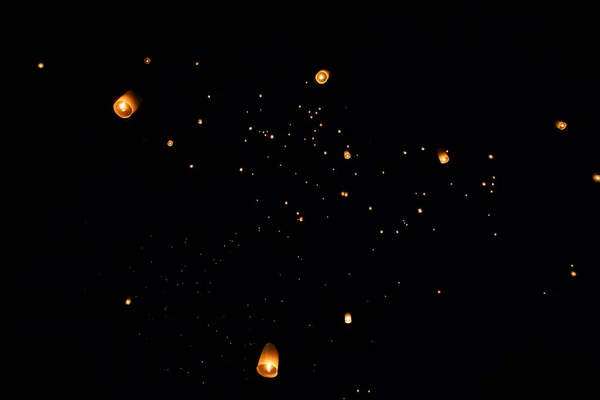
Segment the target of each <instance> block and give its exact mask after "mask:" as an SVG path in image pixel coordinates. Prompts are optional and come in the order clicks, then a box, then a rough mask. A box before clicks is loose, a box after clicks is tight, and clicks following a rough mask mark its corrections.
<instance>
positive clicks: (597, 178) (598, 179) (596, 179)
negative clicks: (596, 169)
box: [592, 174, 600, 182]
mask: <svg viewBox="0 0 600 400" xmlns="http://www.w3.org/2000/svg"><path fill="white" fill-rule="evenodd" d="M592 179H594V182H600V174H594V175H592Z"/></svg>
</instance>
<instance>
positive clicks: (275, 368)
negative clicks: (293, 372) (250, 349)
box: [256, 343, 279, 378]
mask: <svg viewBox="0 0 600 400" xmlns="http://www.w3.org/2000/svg"><path fill="white" fill-rule="evenodd" d="M256 371H257V372H258V374H259V375H260V376H263V377H265V378H275V377H276V376H277V373H278V372H279V352H278V351H277V349H276V348H275V345H274V344H273V343H267V344H266V345H265V348H264V349H263V351H262V353H260V358H259V359H258V365H257V366H256Z"/></svg>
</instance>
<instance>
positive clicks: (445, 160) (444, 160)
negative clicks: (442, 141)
mask: <svg viewBox="0 0 600 400" xmlns="http://www.w3.org/2000/svg"><path fill="white" fill-rule="evenodd" d="M437 156H438V159H439V160H440V163H442V164H447V163H448V161H450V156H449V155H448V153H446V150H444V149H438V150H437Z"/></svg>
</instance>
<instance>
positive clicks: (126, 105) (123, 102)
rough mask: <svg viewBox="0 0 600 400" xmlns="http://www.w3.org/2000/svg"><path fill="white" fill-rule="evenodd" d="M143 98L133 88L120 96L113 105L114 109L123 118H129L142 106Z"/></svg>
mask: <svg viewBox="0 0 600 400" xmlns="http://www.w3.org/2000/svg"><path fill="white" fill-rule="evenodd" d="M141 102H142V98H141V97H139V96H138V95H136V94H135V93H134V92H133V91H132V90H130V91H128V92H127V93H125V94H124V95H123V96H121V97H119V99H118V100H117V101H115V104H114V105H113V110H115V113H116V114H117V115H118V116H119V117H121V118H129V117H131V115H132V114H133V113H134V112H136V111H137V109H138V108H139V107H140V103H141Z"/></svg>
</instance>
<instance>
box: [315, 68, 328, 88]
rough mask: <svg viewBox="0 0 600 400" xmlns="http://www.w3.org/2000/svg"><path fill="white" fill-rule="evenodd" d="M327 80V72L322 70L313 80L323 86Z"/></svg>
mask: <svg viewBox="0 0 600 400" xmlns="http://www.w3.org/2000/svg"><path fill="white" fill-rule="evenodd" d="M328 79H329V71H327V70H325V69H322V70H320V71H319V72H317V75H315V80H316V81H317V83H318V84H319V85H322V84H324V83H325V82H327V80H328Z"/></svg>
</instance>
